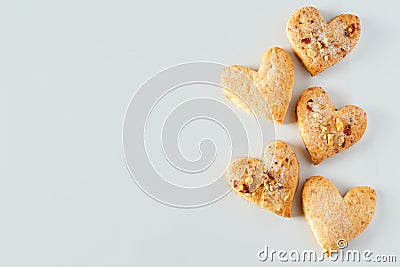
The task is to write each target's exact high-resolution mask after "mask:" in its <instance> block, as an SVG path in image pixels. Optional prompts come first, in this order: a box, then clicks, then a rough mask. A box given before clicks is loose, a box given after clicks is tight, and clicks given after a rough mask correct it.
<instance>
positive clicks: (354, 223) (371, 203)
mask: <svg viewBox="0 0 400 267" xmlns="http://www.w3.org/2000/svg"><path fill="white" fill-rule="evenodd" d="M302 200H303V204H302V205H303V212H304V216H305V218H306V220H307V223H308V225H309V226H310V227H311V230H312V231H313V233H314V236H315V238H316V239H317V241H318V243H319V245H320V246H321V247H322V249H323V250H324V251H326V252H327V254H328V256H330V254H331V252H332V250H337V249H339V248H344V247H345V246H346V244H347V242H348V241H350V240H351V239H353V238H355V237H356V236H357V235H359V234H360V233H361V232H362V231H364V230H365V228H367V226H368V224H369V223H370V221H371V219H372V217H373V215H374V212H375V206H376V192H375V190H374V189H372V188H371V187H368V186H360V187H355V188H353V189H351V190H349V191H348V192H347V193H346V195H345V196H344V197H342V196H341V195H340V193H339V191H338V190H337V189H336V187H335V186H334V184H333V183H332V182H331V181H329V180H328V179H326V178H324V177H322V176H313V177H310V178H308V179H307V181H306V182H305V183H304V188H303V192H302Z"/></svg>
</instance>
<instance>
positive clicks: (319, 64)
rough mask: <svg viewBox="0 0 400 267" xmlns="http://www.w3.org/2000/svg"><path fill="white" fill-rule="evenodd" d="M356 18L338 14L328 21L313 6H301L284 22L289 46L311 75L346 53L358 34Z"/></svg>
mask: <svg viewBox="0 0 400 267" xmlns="http://www.w3.org/2000/svg"><path fill="white" fill-rule="evenodd" d="M360 30H361V25H360V19H359V18H358V17H357V16H355V15H351V14H345V15H340V16H337V17H336V18H334V19H333V20H331V21H330V22H329V23H328V24H327V23H326V21H325V20H324V18H323V17H322V16H321V14H320V12H319V11H318V9H316V8H314V7H303V8H300V9H299V10H297V11H296V12H294V13H293V15H292V16H291V17H290V19H289V21H288V23H287V36H288V38H289V42H290V44H291V45H292V47H293V50H294V51H295V52H296V54H297V55H298V56H299V58H300V59H301V61H302V62H303V64H304V66H305V67H306V68H307V70H308V71H309V72H310V73H311V75H316V74H318V73H320V72H321V71H323V70H325V69H326V68H328V67H329V66H332V65H333V64H335V63H337V62H338V61H339V60H341V59H343V58H344V57H345V56H346V55H348V54H349V53H350V52H351V50H353V48H354V46H355V45H356V44H357V41H358V39H359V38H360Z"/></svg>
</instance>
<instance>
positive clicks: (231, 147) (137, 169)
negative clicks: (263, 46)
mask: <svg viewBox="0 0 400 267" xmlns="http://www.w3.org/2000/svg"><path fill="white" fill-rule="evenodd" d="M226 67H227V66H225V65H222V64H218V63H213V62H191V63H185V64H179V65H176V66H173V67H170V68H167V69H165V70H163V71H161V72H159V73H157V74H156V75H154V76H153V77H151V78H149V79H148V80H147V81H146V82H145V83H143V84H142V86H141V87H140V88H139V89H138V90H137V91H136V93H135V94H134V96H133V98H132V99H131V102H130V103H129V106H128V109H127V111H126V114H125V119H124V125H123V149H124V156H125V160H126V164H127V166H128V169H129V172H130V173H131V176H132V177H133V179H134V181H135V182H136V184H137V185H138V186H139V187H140V189H141V190H142V191H143V192H144V193H146V194H147V195H148V196H150V197H151V198H153V199H155V200H157V201H159V202H160V203H163V204H166V205H169V206H173V207H178V208H195V207H201V206H205V205H208V204H211V203H214V202H216V201H217V200H219V199H221V198H223V197H224V196H225V195H227V193H229V192H230V188H229V186H227V184H226V182H225V177H224V174H225V172H226V168H227V167H228V166H229V163H230V162H231V160H232V159H234V158H237V157H249V156H253V157H258V158H261V155H262V152H263V147H264V145H265V144H264V142H269V141H271V140H274V139H275V138H274V135H275V128H274V124H273V123H272V122H271V121H267V120H264V119H259V118H258V117H257V115H256V114H255V113H254V112H253V113H252V114H247V113H245V112H243V111H241V110H239V109H238V108H237V107H236V106H234V105H233V104H232V103H231V102H230V101H228V100H227V99H226V97H225V96H224V94H223V90H229V91H230V88H225V87H224V86H223V85H221V84H220V75H221V73H222V72H223V70H224V69H225V68H226ZM231 92H232V93H234V92H233V91H231ZM238 97H240V96H238ZM242 101H244V103H245V104H247V103H246V101H245V99H242ZM248 108H249V109H251V107H250V106H249V105H248Z"/></svg>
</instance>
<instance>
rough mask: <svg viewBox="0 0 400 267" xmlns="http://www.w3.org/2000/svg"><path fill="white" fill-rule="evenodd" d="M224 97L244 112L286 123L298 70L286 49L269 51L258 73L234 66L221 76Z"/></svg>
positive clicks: (276, 48) (275, 48)
mask: <svg viewBox="0 0 400 267" xmlns="http://www.w3.org/2000/svg"><path fill="white" fill-rule="evenodd" d="M221 83H222V85H223V86H224V87H225V89H224V94H225V95H226V97H227V98H228V99H229V100H230V101H232V102H233V103H234V104H235V105H236V106H237V107H239V108H240V109H242V110H244V111H247V112H249V113H253V112H254V113H255V114H257V115H259V116H262V117H264V118H267V119H272V120H273V121H274V122H276V123H282V122H283V119H284V118H285V115H286V111H287V109H288V106H289V102H290V99H291V97H292V87H293V83H294V71H293V64H292V60H291V59H290V57H289V55H288V54H287V53H286V51H285V50H283V49H281V48H278V47H274V48H271V49H269V50H268V51H267V52H266V53H265V55H264V57H263V59H262V62H261V65H260V68H259V70H258V71H254V70H252V69H249V68H246V67H243V66H236V65H233V66H231V67H229V68H226V69H225V70H224V71H223V73H222V75H221Z"/></svg>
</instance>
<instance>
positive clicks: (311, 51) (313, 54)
mask: <svg viewBox="0 0 400 267" xmlns="http://www.w3.org/2000/svg"><path fill="white" fill-rule="evenodd" d="M307 56H309V57H311V58H315V57H316V56H317V52H315V51H314V50H313V49H308V50H307Z"/></svg>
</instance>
